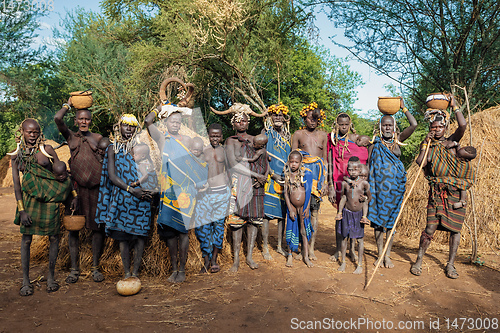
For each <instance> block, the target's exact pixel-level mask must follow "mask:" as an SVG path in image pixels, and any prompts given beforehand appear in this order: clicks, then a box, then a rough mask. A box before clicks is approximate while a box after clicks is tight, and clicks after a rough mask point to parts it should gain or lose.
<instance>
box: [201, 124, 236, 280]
mask: <svg viewBox="0 0 500 333" xmlns="http://www.w3.org/2000/svg"><path fill="white" fill-rule="evenodd" d="M208 138H209V140H210V145H209V146H207V147H206V148H205V149H204V153H203V156H204V161H205V162H206V163H207V164H208V188H207V189H206V190H205V191H204V192H203V193H202V194H201V195H200V199H199V200H198V201H197V202H196V206H195V207H194V214H193V218H192V222H194V225H195V226H196V229H195V234H196V238H197V239H198V241H199V242H200V248H201V252H202V255H203V260H204V263H203V266H202V268H201V271H200V273H207V272H210V273H217V272H219V271H220V266H219V264H218V263H217V256H218V254H219V252H220V250H222V242H223V240H224V221H225V219H226V216H227V208H228V204H229V198H230V190H229V186H228V185H229V178H228V176H227V169H226V151H225V149H224V146H222V145H221V144H220V143H221V141H222V126H221V125H220V124H211V125H210V126H209V127H208ZM200 141H201V140H200Z"/></svg>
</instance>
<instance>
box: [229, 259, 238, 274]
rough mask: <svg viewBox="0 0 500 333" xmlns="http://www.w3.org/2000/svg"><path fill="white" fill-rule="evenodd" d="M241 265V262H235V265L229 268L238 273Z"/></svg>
mask: <svg viewBox="0 0 500 333" xmlns="http://www.w3.org/2000/svg"><path fill="white" fill-rule="evenodd" d="M239 267H240V262H239V261H238V262H235V263H234V264H233V266H231V268H230V269H229V271H230V272H231V273H236V272H237V271H238V268H239Z"/></svg>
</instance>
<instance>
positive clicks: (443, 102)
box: [425, 93, 450, 110]
mask: <svg viewBox="0 0 500 333" xmlns="http://www.w3.org/2000/svg"><path fill="white" fill-rule="evenodd" d="M425 104H426V105H427V107H428V108H429V109H437V110H446V109H447V108H448V106H449V105H450V98H449V97H448V96H447V95H445V94H443V93H433V94H430V95H429V96H427V99H426V100H425Z"/></svg>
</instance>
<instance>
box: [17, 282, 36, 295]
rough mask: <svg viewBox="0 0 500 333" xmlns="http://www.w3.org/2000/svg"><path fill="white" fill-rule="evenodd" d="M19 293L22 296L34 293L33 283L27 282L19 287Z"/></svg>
mask: <svg viewBox="0 0 500 333" xmlns="http://www.w3.org/2000/svg"><path fill="white" fill-rule="evenodd" d="M19 295H21V296H31V295H33V285H32V284H31V283H30V284H25V285H24V286H22V287H21V289H19Z"/></svg>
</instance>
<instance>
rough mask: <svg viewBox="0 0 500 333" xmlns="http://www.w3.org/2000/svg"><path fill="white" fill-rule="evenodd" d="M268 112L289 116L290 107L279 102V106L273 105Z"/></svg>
mask: <svg viewBox="0 0 500 333" xmlns="http://www.w3.org/2000/svg"><path fill="white" fill-rule="evenodd" d="M267 111H268V112H269V113H280V111H281V112H283V114H284V115H287V114H288V111H289V110H288V106H286V105H284V104H283V102H279V104H273V105H271V106H270V107H269V108H268V109H267Z"/></svg>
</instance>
